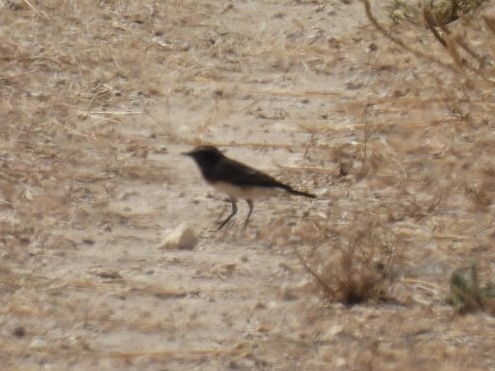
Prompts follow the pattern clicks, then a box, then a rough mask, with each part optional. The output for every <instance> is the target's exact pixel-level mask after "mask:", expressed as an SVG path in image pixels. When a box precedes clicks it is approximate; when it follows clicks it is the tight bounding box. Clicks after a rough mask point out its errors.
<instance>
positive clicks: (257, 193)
mask: <svg viewBox="0 0 495 371" xmlns="http://www.w3.org/2000/svg"><path fill="white" fill-rule="evenodd" d="M211 185H212V186H213V187H214V188H215V189H216V190H217V191H220V192H223V193H226V194H228V195H229V196H230V197H234V198H249V199H253V198H266V197H270V196H275V195H277V194H280V193H282V192H283V191H284V190H283V189H281V188H274V187H254V186H253V187H238V186H235V185H233V184H230V183H226V182H215V183H211Z"/></svg>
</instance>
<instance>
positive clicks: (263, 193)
mask: <svg viewBox="0 0 495 371" xmlns="http://www.w3.org/2000/svg"><path fill="white" fill-rule="evenodd" d="M182 154H183V155H185V156H189V157H192V159H193V160H194V161H195V162H196V164H197V165H198V167H199V169H200V171H201V174H202V175H203V178H204V179H205V180H206V182H207V183H209V184H210V185H211V186H213V187H214V188H215V189H216V190H218V191H220V192H223V193H226V194H227V195H228V197H229V201H230V203H231V205H232V211H231V213H230V215H229V216H228V217H227V218H226V219H225V220H224V221H222V222H221V223H220V226H219V227H218V230H220V229H222V228H223V227H224V226H225V225H226V224H227V223H228V222H229V220H231V219H232V218H233V217H234V215H236V213H237V200H238V199H245V200H246V202H247V204H248V206H249V212H248V214H247V217H246V220H245V221H244V229H245V228H246V227H247V225H248V223H249V219H250V217H251V213H252V212H253V207H254V203H253V199H254V198H263V197H269V196H272V195H275V194H276V193H278V192H280V191H283V192H287V193H289V194H292V195H296V196H303V197H308V198H316V195H314V194H311V193H308V192H303V191H298V190H296V189H294V188H292V187H291V186H290V185H288V184H284V183H282V182H279V181H278V180H276V179H275V178H273V177H271V176H270V175H268V174H265V173H264V172H262V171H259V170H256V169H254V168H252V167H251V166H249V165H246V164H243V163H241V162H239V161H236V160H234V159H231V158H229V157H227V156H225V155H224V154H223V153H222V152H221V151H220V150H219V149H218V148H216V147H214V146H211V145H203V146H198V147H196V148H194V149H193V150H192V151H190V152H184V153H182Z"/></svg>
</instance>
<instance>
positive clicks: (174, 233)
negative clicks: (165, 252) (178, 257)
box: [159, 224, 198, 250]
mask: <svg viewBox="0 0 495 371" xmlns="http://www.w3.org/2000/svg"><path fill="white" fill-rule="evenodd" d="M197 243H198V238H197V237H196V234H195V233H194V231H193V230H192V229H191V228H190V227H188V226H187V225H186V224H182V225H180V226H178V227H177V228H175V229H172V230H167V231H166V232H165V233H164V237H163V240H162V242H161V244H160V246H159V248H160V249H179V250H192V249H194V247H195V246H196V244H197Z"/></svg>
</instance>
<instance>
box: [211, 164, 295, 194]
mask: <svg viewBox="0 0 495 371" xmlns="http://www.w3.org/2000/svg"><path fill="white" fill-rule="evenodd" d="M220 166H221V167H222V171H223V172H224V173H225V174H228V178H229V180H230V181H231V182H232V183H234V184H236V185H238V186H261V187H273V188H283V189H287V190H289V189H291V187H290V186H288V185H286V184H283V183H281V182H279V181H278V180H276V179H275V178H273V177H271V176H270V175H268V174H265V173H263V172H261V171H259V170H256V169H253V168H252V167H250V166H247V165H244V164H243V163H240V162H238V161H234V160H230V161H225V162H222V163H221V165H220Z"/></svg>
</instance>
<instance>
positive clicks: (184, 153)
mask: <svg viewBox="0 0 495 371" xmlns="http://www.w3.org/2000/svg"><path fill="white" fill-rule="evenodd" d="M181 155H183V156H192V152H182V153H181Z"/></svg>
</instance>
